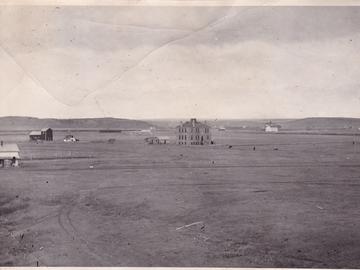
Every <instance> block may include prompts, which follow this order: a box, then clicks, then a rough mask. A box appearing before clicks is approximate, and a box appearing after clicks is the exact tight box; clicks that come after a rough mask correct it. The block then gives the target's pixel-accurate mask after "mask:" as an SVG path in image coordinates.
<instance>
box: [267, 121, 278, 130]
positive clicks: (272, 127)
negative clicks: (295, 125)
mask: <svg viewBox="0 0 360 270" xmlns="http://www.w3.org/2000/svg"><path fill="white" fill-rule="evenodd" d="M279 129H280V125H276V124H274V123H272V122H271V121H270V122H268V123H266V124H265V132H279Z"/></svg>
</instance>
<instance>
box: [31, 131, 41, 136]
mask: <svg viewBox="0 0 360 270" xmlns="http://www.w3.org/2000/svg"><path fill="white" fill-rule="evenodd" d="M29 135H30V136H31V135H36V136H40V135H41V131H38V130H33V131H31V132H30V133H29Z"/></svg>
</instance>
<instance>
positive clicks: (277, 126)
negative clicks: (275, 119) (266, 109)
mask: <svg viewBox="0 0 360 270" xmlns="http://www.w3.org/2000/svg"><path fill="white" fill-rule="evenodd" d="M265 127H276V128H281V126H280V125H279V124H274V123H271V122H269V123H266V124H265Z"/></svg>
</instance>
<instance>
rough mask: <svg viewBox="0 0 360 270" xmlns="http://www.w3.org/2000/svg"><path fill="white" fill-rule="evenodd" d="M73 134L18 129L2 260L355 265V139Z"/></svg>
mask: <svg viewBox="0 0 360 270" xmlns="http://www.w3.org/2000/svg"><path fill="white" fill-rule="evenodd" d="M164 134H166V132H164ZM169 134H170V133H169ZM170 135H171V134H170ZM6 136H8V137H9V136H11V135H6ZM17 136H20V135H17ZM76 136H77V137H80V142H79V143H64V142H62V141H61V140H60V139H59V140H57V141H55V142H49V143H39V144H36V143H30V142H27V141H26V140H25V139H21V138H20V137H21V136H20V137H16V138H17V139H18V140H19V141H20V142H19V146H20V149H21V155H22V158H23V160H22V163H21V167H20V168H9V169H3V170H0V187H1V189H0V242H1V244H0V265H2V266H11V265H15V266H36V265H39V266H194V267H195V266H206V267H210V266H213V267H215V266H218V267H227V266H233V267H317V268H325V267H326V268H342V267H346V268H358V267H360V257H359V254H360V245H359V243H360V230H359V224H360V211H359V209H360V195H359V194H360V179H359V176H360V143H359V140H358V139H357V138H356V139H355V138H354V137H353V136H330V135H329V136H325V135H296V134H294V135H281V134H260V133H258V134H255V133H254V134H251V133H241V132H235V131H226V132H223V133H221V132H218V133H215V134H214V139H215V141H216V145H211V146H192V147H186V146H179V145H175V144H166V145H147V144H145V143H144V140H143V139H144V136H134V135H131V134H122V133H120V134H115V135H114V134H105V135H104V134H101V133H91V134H90V133H86V134H85V133H84V135H82V134H77V135H76ZM104 136H107V137H104ZM114 136H115V137H114ZM61 137H62V136H59V137H58V138H61ZM110 137H114V138H116V140H115V142H113V143H109V142H108V139H109V138H110ZM354 141H355V144H354ZM254 146H255V150H254Z"/></svg>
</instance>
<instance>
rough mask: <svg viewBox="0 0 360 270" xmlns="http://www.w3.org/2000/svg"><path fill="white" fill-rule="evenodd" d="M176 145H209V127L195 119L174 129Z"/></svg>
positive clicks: (210, 141)
mask: <svg viewBox="0 0 360 270" xmlns="http://www.w3.org/2000/svg"><path fill="white" fill-rule="evenodd" d="M176 143H177V144H182V145H204V144H211V143H212V139H211V131H210V126H209V125H207V124H205V123H201V122H199V121H197V120H196V119H195V118H192V119H190V121H187V122H185V123H181V124H180V125H179V126H177V127H176Z"/></svg>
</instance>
